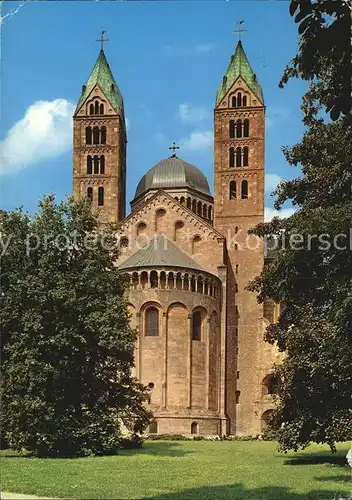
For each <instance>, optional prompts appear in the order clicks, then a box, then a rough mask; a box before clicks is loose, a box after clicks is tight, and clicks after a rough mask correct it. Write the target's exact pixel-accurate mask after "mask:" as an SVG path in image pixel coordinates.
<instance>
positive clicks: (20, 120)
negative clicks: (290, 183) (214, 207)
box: [0, 0, 305, 213]
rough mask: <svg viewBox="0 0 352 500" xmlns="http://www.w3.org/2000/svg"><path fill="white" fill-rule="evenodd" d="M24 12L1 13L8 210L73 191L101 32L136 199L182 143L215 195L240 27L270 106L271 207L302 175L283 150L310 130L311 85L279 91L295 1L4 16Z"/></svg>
mask: <svg viewBox="0 0 352 500" xmlns="http://www.w3.org/2000/svg"><path fill="white" fill-rule="evenodd" d="M19 5H20V4H19V3H16V2H4V3H3V4H2V18H3V22H2V60H1V64H2V116H1V130H0V156H1V157H2V158H4V157H5V161H4V160H2V167H1V172H2V173H1V177H0V182H1V186H0V188H1V191H0V195H1V199H0V206H1V208H4V209H13V208H15V207H18V206H24V207H25V208H26V209H28V210H29V211H33V210H34V209H35V207H36V205H37V202H38V200H39V199H40V198H41V197H42V196H43V195H44V194H45V193H49V192H54V193H56V195H57V197H58V198H60V199H61V198H63V197H64V196H65V195H67V194H70V193H71V190H72V132H71V126H72V125H71V122H72V120H71V116H72V109H73V107H74V105H75V104H76V102H77V100H78V98H79V96H80V91H81V87H82V84H84V83H85V81H86V79H87V77H88V76H89V73H90V71H91V69H92V67H93V65H94V63H95V60H96V58H97V56H98V52H99V44H98V43H97V42H96V39H97V38H99V32H100V30H101V29H102V28H104V29H106V30H107V31H108V38H109V40H110V42H109V43H107V44H106V48H105V53H106V56H107V59H108V61H109V63H110V66H111V68H112V71H113V73H114V76H115V79H116V81H117V83H118V85H119V87H120V90H121V92H122V94H123V97H124V103H125V113H126V116H127V119H128V152H127V154H128V156H127V162H128V163H127V199H128V201H130V200H131V199H132V198H133V196H134V190H135V187H136V185H137V183H138V180H139V179H140V177H141V176H142V175H143V174H144V173H145V172H146V171H147V170H148V169H150V168H151V167H152V166H153V165H154V164H155V163H157V162H158V161H159V160H160V159H162V158H165V157H167V156H169V150H168V146H170V145H171V143H172V141H176V142H177V143H178V144H179V145H180V146H181V149H180V151H179V156H180V157H181V158H183V159H185V160H187V161H190V162H191V163H194V164H195V165H197V166H198V167H199V168H200V169H201V170H202V171H203V172H204V173H205V175H206V176H207V178H208V181H209V183H210V185H211V188H212V186H213V144H212V128H213V106H214V100H215V94H216V89H217V87H218V85H219V83H220V81H221V79H222V76H223V74H224V72H225V70H226V68H227V66H228V63H229V60H230V56H231V54H232V53H233V51H234V49H235V47H236V44H237V39H238V38H237V36H236V34H235V33H233V30H234V29H236V21H237V20H240V19H241V20H242V19H243V20H245V29H246V30H247V31H246V33H245V34H244V36H243V46H244V49H245V51H246V54H247V57H248V59H249V61H250V63H251V65H252V67H253V69H254V70H255V71H256V73H257V76H258V80H259V82H260V84H261V85H262V87H263V90H264V98H265V104H266V107H267V110H266V116H267V126H266V174H267V194H266V206H267V207H268V209H270V207H272V204H273V199H272V198H271V197H270V189H271V188H272V187H274V185H275V183H276V182H277V180H278V179H279V178H284V179H288V178H292V177H295V176H296V175H298V173H299V172H298V170H297V169H295V168H292V167H289V166H288V165H287V164H286V162H285V159H284V156H283V154H282V153H281V150H280V148H281V146H282V145H292V144H294V143H296V142H298V141H299V139H300V137H301V135H302V132H303V126H302V124H301V111H300V109H299V106H300V100H301V96H302V94H303V92H304V89H305V86H304V84H303V83H302V82H300V81H292V82H290V83H289V85H288V86H286V87H285V89H279V88H278V81H279V80H280V77H281V75H282V72H283V70H284V67H285V65H286V64H287V63H288V62H289V61H290V59H291V58H292V57H293V56H294V55H295V54H296V52H297V26H296V25H295V24H294V22H293V20H292V18H291V17H290V16H289V13H288V7H289V2H284V1H277V2H275V1H261V2H259V1H251V0H247V1H244V2H240V1H236V2H234V1H229V2H227V1H223V0H216V1H212V2H210V1H188V2H183V1H174V2H171V1H170V2H169V1H164V2H96V1H91V2H78V1H68V2H63V1H58V2H50V1H47V2H26V3H24V5H23V6H22V7H20V8H19V9H18V11H17V12H16V13H15V14H14V15H8V16H7V17H6V14H9V13H10V11H14V10H15V9H16V8H17V7H18V6H19ZM128 211H129V204H128ZM269 212H270V210H268V213H269Z"/></svg>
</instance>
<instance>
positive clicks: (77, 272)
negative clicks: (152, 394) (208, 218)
mask: <svg viewBox="0 0 352 500" xmlns="http://www.w3.org/2000/svg"><path fill="white" fill-rule="evenodd" d="M0 227H1V243H2V270H3V274H2V281H1V323H2V345H1V354H2V366H1V370H2V373H1V379H2V387H1V395H2V415H1V428H2V431H3V433H4V438H5V440H6V442H7V443H8V444H9V445H10V446H11V447H12V448H14V449H17V450H20V449H23V448H25V449H27V450H30V451H32V452H33V453H34V454H36V455H38V456H76V455H86V454H90V453H93V454H106V453H116V451H117V449H118V447H119V442H120V429H119V424H118V422H119V421H123V422H127V423H131V422H133V423H134V425H136V426H138V427H139V428H141V429H142V428H143V427H144V426H145V425H146V424H147V421H148V418H149V414H148V412H147V411H146V410H145V409H144V405H143V403H144V401H145V400H146V396H147V394H146V390H145V389H144V388H143V387H142V385H140V384H139V383H138V382H137V381H136V380H135V379H133V378H132V375H131V367H132V365H133V347H134V341H135V338H136V333H135V331H134V330H132V329H131V328H130V326H129V316H128V313H127V309H126V302H125V299H124V290H125V285H124V280H123V278H122V277H121V275H120V274H119V272H118V270H117V269H116V267H115V266H114V258H115V256H116V252H117V250H118V249H117V240H116V238H115V236H114V232H113V230H112V229H105V230H103V229H100V228H98V224H97V218H96V216H95V215H94V214H92V212H91V208H90V206H89V202H88V201H86V200H81V201H74V200H73V199H69V200H68V201H65V202H62V203H59V204H57V203H56V202H55V199H54V197H53V196H48V197H46V198H44V199H43V200H42V201H41V202H40V204H39V210H38V212H37V213H36V214H35V215H34V216H32V217H31V216H29V215H28V214H25V213H23V212H22V210H15V211H13V212H8V213H2V214H0Z"/></svg>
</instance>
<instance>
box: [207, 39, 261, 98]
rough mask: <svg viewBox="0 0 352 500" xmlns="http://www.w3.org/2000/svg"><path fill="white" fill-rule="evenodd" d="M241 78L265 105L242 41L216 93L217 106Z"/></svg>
mask: <svg viewBox="0 0 352 500" xmlns="http://www.w3.org/2000/svg"><path fill="white" fill-rule="evenodd" d="M239 76H241V77H242V78H243V80H244V81H245V82H246V84H247V85H248V87H249V88H250V89H251V91H252V92H253V93H254V94H255V95H256V96H257V98H258V99H259V101H260V102H261V104H264V97H263V91H262V89H261V86H260V85H259V83H258V81H257V78H256V76H255V73H254V71H253V70H252V68H251V66H250V64H249V62H248V59H247V56H246V54H245V52H244V50H243V47H242V43H241V40H240V41H239V42H238V44H237V47H236V52H235V53H234V55H233V56H231V61H230V64H229V67H228V68H227V71H226V73H225V76H224V78H223V80H222V83H221V85H220V87H219V88H218V91H217V93H216V106H218V105H219V104H220V101H221V99H223V98H224V97H225V95H226V94H227V92H228V91H229V90H230V88H231V87H232V85H233V84H234V83H235V81H236V80H237V78H238V77H239Z"/></svg>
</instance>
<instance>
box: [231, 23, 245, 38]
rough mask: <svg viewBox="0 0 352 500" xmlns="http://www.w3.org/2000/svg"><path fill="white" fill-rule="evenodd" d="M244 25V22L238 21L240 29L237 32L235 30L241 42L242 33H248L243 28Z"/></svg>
mask: <svg viewBox="0 0 352 500" xmlns="http://www.w3.org/2000/svg"><path fill="white" fill-rule="evenodd" d="M243 23H244V21H237V26H238V28H237V30H233V31H234V33H238V40H239V41H241V33H243V32H244V31H247V30H245V29H243V28H241V24H243Z"/></svg>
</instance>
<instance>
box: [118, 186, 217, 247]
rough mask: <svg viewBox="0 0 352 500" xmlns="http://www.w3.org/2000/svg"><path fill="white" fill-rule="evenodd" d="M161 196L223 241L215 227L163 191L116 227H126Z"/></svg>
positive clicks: (149, 199) (158, 192)
mask: <svg viewBox="0 0 352 500" xmlns="http://www.w3.org/2000/svg"><path fill="white" fill-rule="evenodd" d="M161 194H162V195H163V196H165V197H166V198H167V199H168V200H169V201H171V202H172V203H174V204H175V205H176V206H178V207H179V208H181V209H182V210H183V211H185V212H186V214H188V215H191V216H192V218H194V219H196V221H197V222H198V223H200V224H201V225H202V226H204V227H205V228H206V229H208V230H209V231H211V232H212V233H214V235H216V237H217V238H221V239H225V236H224V235H223V234H221V233H220V231H218V230H217V229H215V227H214V226H212V225H211V224H210V223H209V222H208V221H207V220H205V219H203V218H202V217H201V216H200V215H198V214H196V213H194V212H192V210H191V209H189V208H187V207H185V206H184V205H181V203H180V202H179V201H177V200H175V198H173V197H172V196H170V195H169V194H168V193H167V192H166V191H164V190H163V189H159V190H158V191H157V192H156V193H154V194H153V196H151V197H150V198H148V199H147V200H146V201H145V202H144V203H143V204H142V205H141V206H140V207H139V208H138V209H137V210H134V211H133V212H131V213H130V214H129V215H127V217H125V218H124V219H122V220H121V221H120V222H119V224H118V227H119V228H122V227H123V226H124V225H126V223H127V224H128V223H129V222H130V221H131V220H133V219H134V218H135V217H136V215H138V213H139V212H142V211H143V210H144V209H145V208H146V207H147V206H148V205H150V204H152V203H153V201H154V200H155V199H156V198H157V197H158V196H160V195H161Z"/></svg>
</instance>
